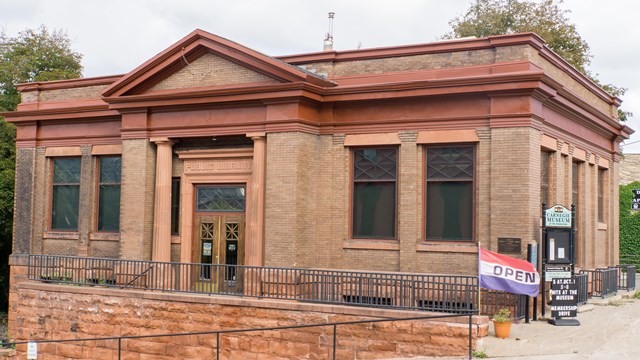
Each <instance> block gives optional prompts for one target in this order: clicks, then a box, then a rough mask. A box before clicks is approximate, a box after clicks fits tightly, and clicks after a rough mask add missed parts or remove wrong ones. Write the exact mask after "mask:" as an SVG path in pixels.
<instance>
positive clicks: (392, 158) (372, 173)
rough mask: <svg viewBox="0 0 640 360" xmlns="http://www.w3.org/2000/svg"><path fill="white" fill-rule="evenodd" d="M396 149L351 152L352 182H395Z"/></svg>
mask: <svg viewBox="0 0 640 360" xmlns="http://www.w3.org/2000/svg"><path fill="white" fill-rule="evenodd" d="M396 153H397V150H396V149H356V150H354V151H353V155H354V159H353V179H354V180H395V179H396V162H397V161H396Z"/></svg>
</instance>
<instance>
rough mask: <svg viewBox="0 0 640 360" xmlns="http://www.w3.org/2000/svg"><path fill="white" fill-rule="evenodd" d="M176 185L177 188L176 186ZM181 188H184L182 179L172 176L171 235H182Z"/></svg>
mask: <svg viewBox="0 0 640 360" xmlns="http://www.w3.org/2000/svg"><path fill="white" fill-rule="evenodd" d="M176 184H177V186H174V185H176ZM181 186H182V178H181V177H180V176H172V177H171V235H180V212H181V210H182V209H181V208H180V205H181V204H180V198H181V193H180V191H181V190H180V189H181ZM174 200H175V202H174ZM174 215H175V218H174ZM174 228H175V229H174ZM174 230H175V231H174Z"/></svg>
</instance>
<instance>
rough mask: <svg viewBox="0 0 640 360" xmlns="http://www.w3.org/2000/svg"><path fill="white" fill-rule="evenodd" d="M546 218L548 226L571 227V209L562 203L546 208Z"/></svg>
mask: <svg viewBox="0 0 640 360" xmlns="http://www.w3.org/2000/svg"><path fill="white" fill-rule="evenodd" d="M544 218H545V225H546V226H547V227H561V228H570V227H571V210H569V209H567V208H566V207H564V206H562V205H554V206H552V207H550V208H548V209H547V210H545V211H544Z"/></svg>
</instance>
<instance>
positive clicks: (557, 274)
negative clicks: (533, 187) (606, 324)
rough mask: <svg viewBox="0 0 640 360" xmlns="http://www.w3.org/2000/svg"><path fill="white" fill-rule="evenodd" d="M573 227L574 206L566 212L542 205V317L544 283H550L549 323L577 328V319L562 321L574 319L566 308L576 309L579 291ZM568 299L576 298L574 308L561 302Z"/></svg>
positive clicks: (557, 207)
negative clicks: (551, 318) (576, 279)
mask: <svg viewBox="0 0 640 360" xmlns="http://www.w3.org/2000/svg"><path fill="white" fill-rule="evenodd" d="M575 228H576V221H575V205H571V210H569V209H567V208H566V207H564V206H562V205H554V206H551V207H549V208H546V207H545V204H544V203H543V204H542V238H543V242H542V245H543V249H542V274H543V275H542V277H543V281H542V294H543V299H544V300H543V301H542V315H543V316H544V315H545V303H546V291H545V287H546V286H545V284H546V283H547V282H551V297H552V302H551V314H552V316H553V318H554V319H553V320H549V322H550V323H552V324H554V325H557V326H577V325H580V322H579V321H578V320H575V319H573V320H568V319H563V318H564V317H575V316H576V315H575V313H573V316H567V314H566V309H567V307H572V308H575V309H576V310H577V307H578V306H577V294H578V290H577V287H576V285H575V278H574V257H575V249H576V246H575V243H574V241H575V236H574V234H575ZM572 284H573V285H572ZM568 287H571V288H568ZM574 288H575V289H574ZM574 290H575V291H574ZM574 292H575V294H574ZM571 296H573V297H575V305H570V304H565V303H562V301H568V300H566V299H568V298H569V297H571ZM563 299H564V300H563ZM558 301H560V303H558ZM562 309H565V310H562Z"/></svg>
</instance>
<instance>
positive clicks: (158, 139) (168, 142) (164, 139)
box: [149, 137, 177, 146]
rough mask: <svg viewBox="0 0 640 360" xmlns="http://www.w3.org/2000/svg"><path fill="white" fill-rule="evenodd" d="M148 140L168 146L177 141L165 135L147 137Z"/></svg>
mask: <svg viewBox="0 0 640 360" xmlns="http://www.w3.org/2000/svg"><path fill="white" fill-rule="evenodd" d="M149 141H151V142H153V143H155V144H156V145H169V146H173V144H175V143H176V142H177V141H176V140H175V139H169V138H167V137H156V138H149Z"/></svg>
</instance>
